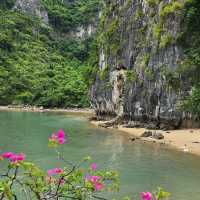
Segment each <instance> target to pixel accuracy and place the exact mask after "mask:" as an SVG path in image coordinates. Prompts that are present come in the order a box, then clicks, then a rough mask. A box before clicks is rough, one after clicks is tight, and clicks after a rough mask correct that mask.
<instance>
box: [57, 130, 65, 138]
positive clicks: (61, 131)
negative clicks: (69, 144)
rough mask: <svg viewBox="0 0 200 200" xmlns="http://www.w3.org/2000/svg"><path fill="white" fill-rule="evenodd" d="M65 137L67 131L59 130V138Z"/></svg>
mask: <svg viewBox="0 0 200 200" xmlns="http://www.w3.org/2000/svg"><path fill="white" fill-rule="evenodd" d="M64 137H65V132H64V131H63V130H62V129H60V130H58V138H64Z"/></svg>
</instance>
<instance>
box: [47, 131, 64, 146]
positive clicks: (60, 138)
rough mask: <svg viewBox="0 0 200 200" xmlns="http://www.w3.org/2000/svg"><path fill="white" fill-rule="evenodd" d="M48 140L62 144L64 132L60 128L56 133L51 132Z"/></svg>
mask: <svg viewBox="0 0 200 200" xmlns="http://www.w3.org/2000/svg"><path fill="white" fill-rule="evenodd" d="M49 142H50V143H53V144H54V145H55V144H64V143H65V142H66V140H65V133H64V131H63V130H62V129H60V130H59V131H58V133H57V134H55V133H53V134H52V135H51V137H49Z"/></svg>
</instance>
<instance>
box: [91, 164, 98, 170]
mask: <svg viewBox="0 0 200 200" xmlns="http://www.w3.org/2000/svg"><path fill="white" fill-rule="evenodd" d="M90 168H91V170H93V171H95V170H96V169H97V164H96V163H92V164H91V165H90Z"/></svg>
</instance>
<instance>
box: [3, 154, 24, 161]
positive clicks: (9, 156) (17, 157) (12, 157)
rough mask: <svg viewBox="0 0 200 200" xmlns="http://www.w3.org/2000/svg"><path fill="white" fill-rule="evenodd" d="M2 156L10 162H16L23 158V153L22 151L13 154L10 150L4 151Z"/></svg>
mask: <svg viewBox="0 0 200 200" xmlns="http://www.w3.org/2000/svg"><path fill="white" fill-rule="evenodd" d="M2 157H3V158H7V159H9V160H10V162H12V163H18V162H20V161H23V160H24V159H25V155H24V154H23V153H19V154H15V153H12V152H5V153H3V154H2Z"/></svg>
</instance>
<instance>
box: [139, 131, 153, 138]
mask: <svg viewBox="0 0 200 200" xmlns="http://www.w3.org/2000/svg"><path fill="white" fill-rule="evenodd" d="M151 136H152V132H151V131H145V132H144V133H143V134H142V135H141V137H151Z"/></svg>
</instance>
